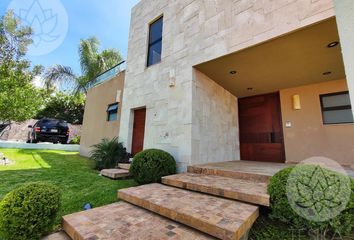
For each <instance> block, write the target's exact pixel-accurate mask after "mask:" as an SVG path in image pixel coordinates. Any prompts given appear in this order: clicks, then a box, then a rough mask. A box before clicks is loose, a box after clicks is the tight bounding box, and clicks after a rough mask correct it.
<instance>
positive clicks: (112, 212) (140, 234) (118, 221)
mask: <svg viewBox="0 0 354 240" xmlns="http://www.w3.org/2000/svg"><path fill="white" fill-rule="evenodd" d="M63 227H64V230H65V232H66V233H67V234H68V235H69V236H70V237H71V238H72V239H73V240H98V239H101V240H103V239H104V240H133V239H134V240H137V239H141V240H143V239H149V240H161V239H162V240H164V239H166V240H167V239H197V240H209V239H210V240H211V239H214V238H213V237H212V236H209V235H206V234H203V233H201V232H199V231H197V230H194V229H192V228H189V227H187V226H184V225H182V224H179V223H176V222H173V221H171V220H169V219H167V218H164V217H161V216H159V215H157V214H154V213H152V212H150V211H147V210H145V209H142V208H139V207H136V206H134V205H131V204H129V203H124V202H119V203H114V204H111V205H107V206H104V207H100V208H94V209H91V210H88V211H84V212H79V213H74V214H71V215H67V216H64V217H63Z"/></svg>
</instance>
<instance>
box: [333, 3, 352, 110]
mask: <svg viewBox="0 0 354 240" xmlns="http://www.w3.org/2000/svg"><path fill="white" fill-rule="evenodd" d="M334 7H335V12H336V18H337V25H338V31H339V37H340V42H341V47H342V53H343V60H344V66H345V73H346V75H347V82H348V87H349V92H350V99H351V102H352V106H353V108H354V0H334Z"/></svg>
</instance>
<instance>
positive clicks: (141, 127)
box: [132, 108, 146, 156]
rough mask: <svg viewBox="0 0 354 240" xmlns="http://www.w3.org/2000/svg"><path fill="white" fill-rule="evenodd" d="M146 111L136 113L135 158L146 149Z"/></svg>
mask: <svg viewBox="0 0 354 240" xmlns="http://www.w3.org/2000/svg"><path fill="white" fill-rule="evenodd" d="M145 118H146V109H145V108H143V109H138V110H135V111H134V124H133V140H132V154H133V156H134V155H135V154H137V153H138V152H141V151H142V150H143V149H144V135H145Z"/></svg>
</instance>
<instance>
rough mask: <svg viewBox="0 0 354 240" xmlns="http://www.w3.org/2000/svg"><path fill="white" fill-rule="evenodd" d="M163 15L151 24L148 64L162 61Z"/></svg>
mask: <svg viewBox="0 0 354 240" xmlns="http://www.w3.org/2000/svg"><path fill="white" fill-rule="evenodd" d="M162 26H163V17H160V18H159V19H157V20H156V21H155V22H153V23H151V24H150V29H149V49H148V59H147V66H148V67H149V66H151V65H154V64H156V63H159V62H161V52H162Z"/></svg>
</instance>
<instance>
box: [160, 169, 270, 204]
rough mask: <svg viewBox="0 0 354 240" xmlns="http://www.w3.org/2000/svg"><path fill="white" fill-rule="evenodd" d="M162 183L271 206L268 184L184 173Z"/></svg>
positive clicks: (163, 179)
mask: <svg viewBox="0 0 354 240" xmlns="http://www.w3.org/2000/svg"><path fill="white" fill-rule="evenodd" d="M162 183H163V184H166V185H169V186H174V187H178V188H184V189H188V190H192V191H197V192H203V193H208V194H212V195H216V196H220V197H226V198H230V199H234V200H240V201H243V202H248V203H254V204H257V205H263V206H269V198H270V197H269V194H268V192H267V184H266V183H260V182H253V181H246V180H241V179H234V178H227V177H221V176H217V175H204V174H195V173H182V174H177V175H172V176H166V177H163V178H162Z"/></svg>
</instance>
